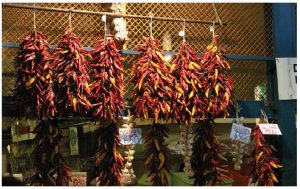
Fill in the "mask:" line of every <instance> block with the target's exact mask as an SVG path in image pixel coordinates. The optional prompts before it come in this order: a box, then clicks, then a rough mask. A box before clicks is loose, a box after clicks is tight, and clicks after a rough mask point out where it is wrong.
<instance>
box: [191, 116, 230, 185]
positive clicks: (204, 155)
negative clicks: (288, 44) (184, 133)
mask: <svg viewBox="0 0 300 189" xmlns="http://www.w3.org/2000/svg"><path fill="white" fill-rule="evenodd" d="M198 124H199V125H198V127H197V128H196V131H195V139H194V143H193V153H192V156H191V167H192V169H193V172H194V175H193V177H192V178H194V185H196V186H204V185H208V186H212V185H215V184H217V183H218V184H223V183H224V180H223V179H224V178H229V177H228V176H227V172H228V170H227V167H228V165H226V164H225V161H227V159H226V158H225V157H224V156H223V155H222V154H221V152H220V150H221V148H222V145H221V144H220V143H219V141H218V140H217V138H216V136H215V135H214V131H213V127H212V126H213V125H212V124H213V121H212V120H210V119H205V120H202V121H199V123H198Z"/></svg>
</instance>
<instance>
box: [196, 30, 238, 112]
mask: <svg viewBox="0 0 300 189" xmlns="http://www.w3.org/2000/svg"><path fill="white" fill-rule="evenodd" d="M219 39H220V37H219V36H215V37H214V39H213V42H212V43H211V44H210V45H209V46H208V47H207V50H208V52H205V53H203V54H202V56H201V69H202V72H203V74H204V77H205V78H207V85H205V86H204V91H205V96H206V100H205V101H207V117H213V118H216V117H220V116H223V117H226V116H228V115H229V110H230V108H231V106H232V105H233V104H234V102H233V98H232V87H233V86H232V79H231V76H230V65H229V63H228V60H227V58H226V57H225V56H223V53H224V52H225V50H220V49H219V47H218V46H217V44H218V41H219Z"/></svg>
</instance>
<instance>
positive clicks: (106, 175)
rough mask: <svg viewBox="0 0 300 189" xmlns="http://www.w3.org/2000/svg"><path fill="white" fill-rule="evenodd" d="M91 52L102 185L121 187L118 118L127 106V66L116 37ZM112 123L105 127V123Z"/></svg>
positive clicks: (108, 37)
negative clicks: (98, 122)
mask: <svg viewBox="0 0 300 189" xmlns="http://www.w3.org/2000/svg"><path fill="white" fill-rule="evenodd" d="M95 44H96V47H95V48H94V50H93V51H92V52H91V56H92V63H91V64H90V66H91V67H92V68H93V75H94V81H93V83H92V84H91V91H92V103H93V106H94V109H93V117H94V120H95V121H100V128H99V129H98V130H99V133H100V136H99V156H98V158H97V161H96V168H97V170H98V171H99V178H98V180H99V181H100V185H105V186H110V185H121V182H120V172H121V169H123V168H124V165H123V158H122V156H121V154H120V153H119V152H118V151H117V148H118V147H119V146H120V139H119V132H118V129H117V120H118V116H119V115H120V114H121V108H124V103H123V94H124V92H123V88H124V84H123V74H124V70H123V65H122V60H123V59H122V57H121V54H120V53H119V50H118V49H117V48H116V44H115V42H114V38H113V36H112V35H107V36H106V39H102V38H101V37H100V38H99V39H98V40H96V41H95ZM106 122H111V124H110V125H108V126H104V123H106Z"/></svg>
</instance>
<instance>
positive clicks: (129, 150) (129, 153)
mask: <svg viewBox="0 0 300 189" xmlns="http://www.w3.org/2000/svg"><path fill="white" fill-rule="evenodd" d="M121 122H122V127H124V128H128V129H129V128H133V127H134V126H135V125H136V124H135V117H134V116H133V115H130V112H128V116H123V117H122V118H121ZM134 146H135V145H134V144H131V145H126V146H124V148H125V151H124V154H125V156H124V159H125V160H126V163H125V166H124V169H123V170H122V172H123V174H122V175H121V177H122V176H123V175H124V176H123V177H127V178H128V175H130V182H129V181H128V179H127V180H126V182H125V181H124V182H123V183H122V185H126V184H135V182H136V175H135V174H134V170H133V167H132V161H133V159H134V154H135V150H134ZM125 175H126V176H125ZM123 180H125V179H123ZM121 181H122V179H121Z"/></svg>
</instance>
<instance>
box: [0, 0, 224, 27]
mask: <svg viewBox="0 0 300 189" xmlns="http://www.w3.org/2000/svg"><path fill="white" fill-rule="evenodd" d="M2 7H10V8H22V9H35V10H41V11H53V12H65V13H70V12H71V13H78V14H92V15H107V16H111V17H124V18H139V19H151V18H152V20H162V21H173V22H187V23H199V24H213V22H212V21H211V22H210V21H205V20H191V19H179V18H168V17H155V16H153V17H151V16H143V15H133V14H117V13H111V12H94V11H85V10H76V9H62V8H52V7H51V8H50V7H38V6H28V5H17V4H6V3H2ZM215 24H216V25H220V23H215ZM222 24H223V25H224V26H225V25H227V24H226V23H222Z"/></svg>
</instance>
